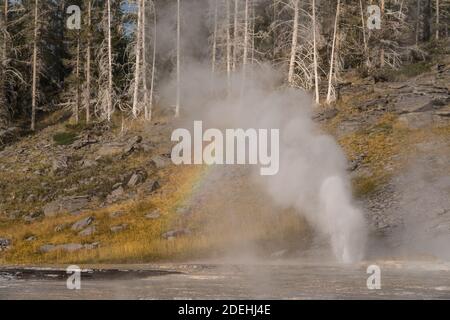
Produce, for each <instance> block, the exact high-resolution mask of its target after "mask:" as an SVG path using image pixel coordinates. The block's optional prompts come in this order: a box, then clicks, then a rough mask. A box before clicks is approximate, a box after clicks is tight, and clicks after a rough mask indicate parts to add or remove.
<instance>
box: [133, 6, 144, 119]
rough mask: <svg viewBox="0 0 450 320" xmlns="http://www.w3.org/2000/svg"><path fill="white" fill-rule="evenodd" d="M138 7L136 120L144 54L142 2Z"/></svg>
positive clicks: (134, 115)
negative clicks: (142, 56)
mask: <svg viewBox="0 0 450 320" xmlns="http://www.w3.org/2000/svg"><path fill="white" fill-rule="evenodd" d="M137 5H138V17H137V23H136V38H137V40H136V46H135V59H136V62H135V64H134V90H133V109H132V112H133V117H134V118H135V119H136V118H137V116H138V111H139V110H138V95H139V83H140V76H141V69H140V68H141V52H142V35H143V30H142V29H143V26H142V0H138V1H137Z"/></svg>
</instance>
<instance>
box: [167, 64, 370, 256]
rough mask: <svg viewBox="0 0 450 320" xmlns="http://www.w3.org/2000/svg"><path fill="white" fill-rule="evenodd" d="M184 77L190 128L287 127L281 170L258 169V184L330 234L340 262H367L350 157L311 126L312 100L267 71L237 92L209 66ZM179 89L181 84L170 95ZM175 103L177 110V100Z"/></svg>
mask: <svg viewBox="0 0 450 320" xmlns="http://www.w3.org/2000/svg"><path fill="white" fill-rule="evenodd" d="M184 72H185V74H186V75H189V81H185V82H184V83H183V92H182V93H183V94H182V97H183V98H182V106H181V108H182V110H183V112H182V115H183V120H182V122H183V123H182V124H183V126H185V127H187V128H190V127H192V124H193V121H194V120H202V121H203V127H204V130H206V129H207V128H218V129H222V130H224V129H228V128H229V129H237V128H243V129H248V128H254V129H269V130H270V129H279V130H280V168H279V172H278V174H276V175H274V176H260V175H259V174H258V172H259V171H258V170H257V169H258V166H255V174H254V175H253V177H254V179H255V180H254V181H255V183H258V184H260V185H261V186H262V187H263V189H264V190H265V191H266V192H267V194H268V195H269V196H270V197H271V199H272V200H273V201H274V202H275V203H276V204H277V205H278V206H280V207H281V208H283V209H285V208H286V209H290V208H294V209H295V210H296V211H297V212H298V213H299V214H302V215H304V216H305V217H306V219H307V220H308V222H309V223H310V224H311V225H312V226H313V227H314V228H315V230H316V231H317V232H319V233H320V234H322V235H325V236H327V237H328V238H329V239H330V244H331V247H332V249H333V252H334V254H335V256H336V258H337V259H338V260H339V261H342V262H353V261H357V260H360V259H362V258H363V254H364V247H365V239H366V228H365V221H364V218H363V214H362V213H361V212H360V211H359V210H358V209H357V208H356V207H355V206H354V205H353V204H352V198H351V190H350V188H349V183H348V180H347V177H346V171H345V168H346V159H345V156H344V154H343V153H342V151H341V150H340V148H339V146H338V145H337V143H336V142H335V141H334V140H333V138H332V137H330V136H327V135H325V134H323V133H321V132H320V130H319V129H318V128H317V127H316V125H315V124H314V122H313V121H312V120H311V106H312V101H311V99H310V97H309V96H308V95H307V94H306V93H305V92H303V91H300V90H296V89H292V88H281V89H280V86H279V81H278V80H279V79H280V77H279V74H278V73H277V72H276V71H275V70H273V69H272V68H270V67H267V66H265V67H262V68H258V70H251V71H249V74H248V75H247V76H246V82H245V84H244V83H242V81H241V79H242V77H241V76H240V75H236V76H235V79H233V84H234V85H233V88H231V89H230V90H228V88H227V83H228V82H227V79H226V77H225V76H221V75H217V74H216V75H215V76H214V80H213V81H212V76H211V71H210V69H209V68H208V67H202V65H200V64H194V63H193V64H190V65H189V66H185V69H184ZM277 88H278V89H277ZM172 90H173V83H171V84H169V85H168V86H167V87H166V88H165V91H166V94H164V95H163V96H165V97H168V96H170V94H169V93H170V92H173V91H172ZM172 96H173V95H172ZM167 104H168V105H173V104H172V103H171V101H170V100H169V101H167ZM224 196H225V195H224ZM224 201H226V199H224Z"/></svg>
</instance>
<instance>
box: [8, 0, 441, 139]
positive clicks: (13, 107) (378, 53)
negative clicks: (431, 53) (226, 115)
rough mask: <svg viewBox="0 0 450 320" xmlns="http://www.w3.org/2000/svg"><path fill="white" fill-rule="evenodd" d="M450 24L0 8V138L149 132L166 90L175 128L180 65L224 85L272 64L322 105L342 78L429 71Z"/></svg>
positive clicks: (228, 4) (360, 3) (283, 13)
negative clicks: (420, 64)
mask: <svg viewBox="0 0 450 320" xmlns="http://www.w3.org/2000/svg"><path fill="white" fill-rule="evenodd" d="M373 5H376V6H377V8H378V9H379V14H380V19H381V20H380V21H377V19H376V15H377V10H376V8H375V9H374V8H373V7H370V6H373ZM74 6H76V7H74ZM77 8H80V11H78V10H77ZM374 15H375V16H374ZM77 19H79V21H77ZM449 21H450V1H448V0H433V1H432V0H379V1H373V0H371V1H367V0H328V1H324V0H285V1H279V0H153V1H152V0H123V1H119V0H3V1H2V4H1V13H0V29H1V32H0V56H1V64H0V132H2V131H3V132H5V131H6V130H8V128H11V127H12V126H15V125H16V124H17V123H20V124H21V125H22V126H23V124H24V123H25V124H26V126H27V127H28V128H30V129H31V130H35V129H36V128H37V126H38V123H39V119H40V117H41V116H42V115H44V114H47V113H49V112H52V111H54V110H59V109H62V108H65V109H68V110H71V112H72V117H73V119H74V121H75V122H77V123H78V122H79V121H83V122H85V123H89V122H91V121H110V120H111V119H112V118H113V117H114V116H117V115H120V116H121V117H126V118H130V119H133V118H143V119H146V120H150V119H151V118H152V111H153V108H154V106H155V105H157V104H158V101H159V99H160V97H161V93H160V88H161V84H162V83H166V82H167V81H169V80H170V81H172V80H174V81H175V82H176V84H177V85H176V88H177V89H176V92H174V93H173V95H174V96H175V97H176V98H175V105H174V106H173V114H174V116H178V115H179V113H180V109H181V112H182V109H183V107H182V104H183V102H182V99H183V97H182V95H181V94H180V86H183V80H182V79H183V77H181V76H180V74H182V73H183V68H184V65H185V64H186V61H187V60H188V59H190V60H196V61H198V62H200V63H203V64H207V65H208V66H209V68H210V69H211V74H212V75H214V74H219V73H220V74H222V75H224V76H226V77H227V79H228V80H229V82H231V81H232V78H233V74H235V73H240V74H243V75H244V79H245V74H246V72H248V70H250V69H251V68H257V67H258V66H260V65H263V64H267V63H268V64H270V65H272V66H273V67H275V68H276V69H278V70H281V72H282V73H283V75H284V79H283V85H286V86H292V87H296V88H301V89H304V90H307V91H311V92H312V93H313V95H314V97H315V101H316V103H328V104H329V103H332V102H333V101H334V100H335V99H336V98H337V95H338V88H339V84H340V81H341V79H342V78H341V76H342V75H343V74H344V73H345V72H347V71H349V70H357V71H358V72H360V73H361V74H377V72H378V71H379V70H389V69H392V70H395V69H397V68H399V67H400V66H402V64H404V63H409V62H417V61H425V60H426V59H427V52H428V51H427V50H424V47H426V46H428V47H432V46H433V43H434V42H436V41H442V40H443V39H444V40H445V39H446V38H448V36H449ZM378 22H380V26H379V27H380V28H377V23H378ZM69 23H72V24H75V25H77V23H78V24H79V28H78V27H75V28H70V27H69ZM369 23H373V25H369Z"/></svg>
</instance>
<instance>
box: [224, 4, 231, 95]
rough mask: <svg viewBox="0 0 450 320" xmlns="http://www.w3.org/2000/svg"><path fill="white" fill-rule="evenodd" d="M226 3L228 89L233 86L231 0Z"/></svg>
mask: <svg viewBox="0 0 450 320" xmlns="http://www.w3.org/2000/svg"><path fill="white" fill-rule="evenodd" d="M225 5H226V6H227V8H226V11H227V16H226V22H225V23H226V33H227V36H226V37H227V44H226V46H227V84H228V91H230V87H231V30H230V28H231V26H230V1H229V0H226V2H225Z"/></svg>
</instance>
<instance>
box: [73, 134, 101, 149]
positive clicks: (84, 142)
mask: <svg viewBox="0 0 450 320" xmlns="http://www.w3.org/2000/svg"><path fill="white" fill-rule="evenodd" d="M97 142H98V140H97V139H96V138H94V137H92V136H91V135H89V134H88V135H85V136H83V137H82V138H81V139H78V140H77V141H75V142H74V143H73V144H72V147H73V148H74V149H81V148H83V147H86V146H88V145H90V144H94V143H97Z"/></svg>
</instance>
